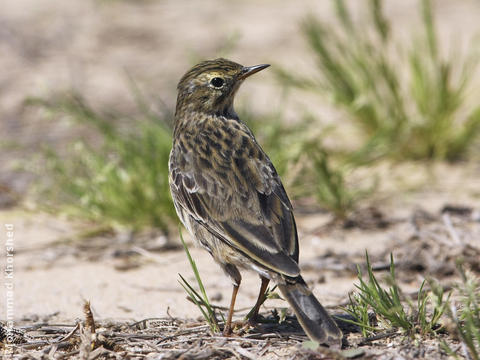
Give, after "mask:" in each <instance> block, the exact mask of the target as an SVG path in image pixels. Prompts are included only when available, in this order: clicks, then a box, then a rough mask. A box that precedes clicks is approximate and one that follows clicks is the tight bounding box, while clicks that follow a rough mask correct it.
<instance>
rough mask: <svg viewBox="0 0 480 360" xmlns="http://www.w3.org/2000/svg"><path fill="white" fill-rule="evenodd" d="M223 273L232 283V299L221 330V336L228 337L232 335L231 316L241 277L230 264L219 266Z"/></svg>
mask: <svg viewBox="0 0 480 360" xmlns="http://www.w3.org/2000/svg"><path fill="white" fill-rule="evenodd" d="M221 266H222V268H223V271H225V273H226V274H227V275H228V276H229V277H230V278H231V279H232V281H233V291H232V299H231V300H230V308H229V310H228V316H227V322H226V323H225V327H224V328H223V335H225V336H228V335H231V334H232V316H233V310H234V308H235V300H236V299H237V293H238V288H239V287H240V283H241V282H242V275H240V272H239V271H238V269H237V267H236V266H235V265H232V264H221Z"/></svg>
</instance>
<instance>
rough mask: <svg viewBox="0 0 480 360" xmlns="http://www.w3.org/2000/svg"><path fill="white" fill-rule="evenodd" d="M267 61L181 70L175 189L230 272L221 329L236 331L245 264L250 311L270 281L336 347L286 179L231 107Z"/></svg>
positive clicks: (195, 232) (307, 327)
mask: <svg viewBox="0 0 480 360" xmlns="http://www.w3.org/2000/svg"><path fill="white" fill-rule="evenodd" d="M269 66H270V65H269V64H261V65H254V66H243V65H240V64H238V63H236V62H233V61H230V60H227V59H224V58H218V59H214V60H206V61H202V62H200V63H198V64H197V65H195V66H193V67H192V68H191V69H190V70H189V71H187V72H186V73H185V75H183V77H182V78H181V79H180V81H179V83H178V87H177V90H178V95H177V103H176V108H175V116H174V126H173V144H172V150H171V152H170V157H169V185H170V190H171V195H172V199H173V203H174V206H175V209H176V212H177V214H178V217H179V218H180V220H181V222H182V223H183V224H184V226H185V227H186V229H187V230H188V231H189V232H190V233H191V235H192V236H193V238H194V239H195V240H196V242H197V243H198V244H199V245H200V246H201V247H203V248H205V249H206V250H207V251H208V252H209V253H210V255H211V256H212V257H213V259H214V260H215V261H216V262H217V263H218V264H219V265H220V267H221V268H222V269H223V271H224V272H225V274H226V275H227V276H229V277H230V279H231V280H232V283H233V290H232V297H231V301H230V307H229V312H228V316H227V320H226V322H225V325H224V329H223V334H224V335H226V336H229V335H231V334H232V315H233V311H234V306H235V300H236V297H237V292H238V289H239V287H240V283H241V280H242V276H241V274H240V271H239V269H242V270H244V269H246V270H253V271H254V272H256V273H258V274H259V276H260V279H261V286H260V291H259V295H258V298H257V302H256V304H255V306H254V307H253V309H252V316H251V319H253V320H256V319H257V317H258V312H259V308H260V306H261V304H262V303H263V301H264V299H265V291H266V289H267V286H268V284H269V282H270V281H272V282H273V283H275V284H276V285H277V287H278V289H279V290H280V292H281V294H282V295H283V297H284V298H285V299H286V300H287V301H288V302H289V304H290V306H291V307H292V308H293V311H294V313H295V315H296V317H297V319H298V321H299V323H300V325H301V326H302V328H303V329H304V331H305V333H306V334H307V335H308V337H309V338H310V339H312V340H314V341H316V342H318V343H320V344H326V345H328V346H335V347H338V346H341V339H342V332H341V330H340V329H339V328H338V326H337V324H336V323H335V321H334V320H333V319H332V318H331V317H330V315H329V314H328V313H327V311H326V310H325V309H324V307H323V306H322V305H321V304H320V302H319V301H318V300H317V299H316V298H315V296H314V295H313V294H312V291H311V290H310V289H309V287H308V286H307V284H306V282H305V281H304V280H303V278H302V276H301V274H300V268H299V265H298V257H299V244H298V235H297V228H296V224H295V218H294V214H293V207H292V204H291V202H290V200H289V198H288V196H287V193H286V191H285V189H284V187H283V185H282V181H281V179H280V177H279V175H278V174H277V171H276V170H275V167H274V166H273V164H272V162H271V160H270V159H269V157H268V156H267V154H266V153H265V152H264V151H263V149H262V148H261V147H260V145H259V144H258V142H257V140H256V139H255V137H254V135H253V133H252V131H251V130H250V129H249V127H248V126H247V125H246V124H245V123H244V122H243V121H242V120H241V119H240V118H239V116H238V115H237V113H236V112H235V110H234V107H233V104H234V98H235V95H236V93H237V91H238V89H239V87H240V85H241V84H242V83H243V81H244V80H245V79H246V78H248V77H250V76H251V75H253V74H255V73H257V72H259V71H261V70H263V69H265V68H267V67H269Z"/></svg>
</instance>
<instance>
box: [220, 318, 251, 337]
mask: <svg viewBox="0 0 480 360" xmlns="http://www.w3.org/2000/svg"><path fill="white" fill-rule="evenodd" d="M254 325H255V323H252V322H251V320H250V319H248V320H237V321H232V324H231V325H230V326H228V325H225V328H224V329H223V336H236V335H239V334H241V333H245V332H247V331H248V329H249V328H251V327H254Z"/></svg>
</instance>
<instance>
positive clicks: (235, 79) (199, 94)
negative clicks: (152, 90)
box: [177, 58, 270, 117]
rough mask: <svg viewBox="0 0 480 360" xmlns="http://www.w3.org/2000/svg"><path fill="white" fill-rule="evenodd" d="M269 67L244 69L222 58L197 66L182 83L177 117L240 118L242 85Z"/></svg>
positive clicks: (263, 65) (257, 66) (261, 66)
mask: <svg viewBox="0 0 480 360" xmlns="http://www.w3.org/2000/svg"><path fill="white" fill-rule="evenodd" d="M268 66H270V65H268V64H262V65H255V66H242V65H240V64H237V63H235V62H233V61H230V60H226V59H222V58H220V59H215V60H207V61H203V62H201V63H199V64H197V65H195V66H194V67H193V68H192V69H190V70H189V71H188V72H187V73H186V74H185V75H184V76H183V77H182V79H181V80H180V82H179V83H178V98H177V113H179V112H183V111H198V112H202V113H208V114H217V115H225V116H229V117H236V114H235V111H234V110H233V98H234V96H235V93H236V91H237V90H238V88H239V87H240V84H241V83H242V82H243V80H244V79H245V78H247V77H248V76H250V75H253V74H255V73H256V72H258V71H260V70H263V69H265V68H266V67H268Z"/></svg>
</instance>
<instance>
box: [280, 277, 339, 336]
mask: <svg viewBox="0 0 480 360" xmlns="http://www.w3.org/2000/svg"><path fill="white" fill-rule="evenodd" d="M278 288H279V290H280V291H281V293H282V295H283V296H284V297H285V298H286V299H287V300H288V302H289V303H290V306H291V307H292V308H293V311H294V312H295V315H296V316H297V319H298V321H299V323H300V325H302V328H303V330H304V331H305V332H306V333H307V335H308V337H309V338H310V339H312V340H314V341H316V342H318V343H319V344H328V345H331V346H341V343H342V332H341V331H340V329H339V328H338V326H337V324H336V323H335V321H333V319H332V318H331V317H330V315H328V313H327V311H326V310H325V308H324V307H323V306H322V304H320V302H319V301H318V300H317V298H316V297H315V296H313V294H312V292H311V291H310V289H309V288H308V286H307V284H306V283H305V281H304V280H303V278H302V277H301V276H298V277H296V278H294V279H291V278H290V279H286V282H285V283H284V284H278Z"/></svg>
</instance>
